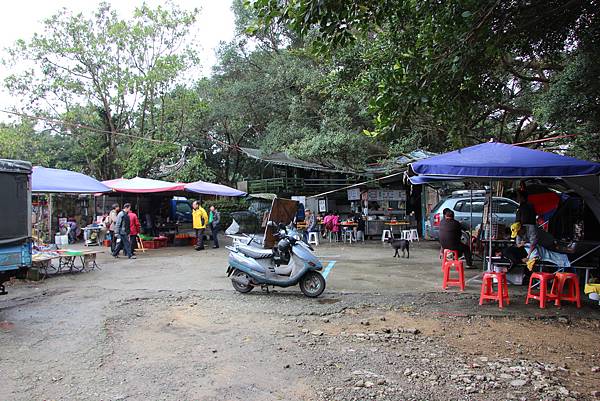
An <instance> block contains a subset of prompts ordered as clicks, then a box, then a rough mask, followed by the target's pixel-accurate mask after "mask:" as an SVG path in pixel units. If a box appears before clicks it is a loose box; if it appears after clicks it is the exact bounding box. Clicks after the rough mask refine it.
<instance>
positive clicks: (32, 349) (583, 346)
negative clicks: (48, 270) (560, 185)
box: [0, 241, 600, 401]
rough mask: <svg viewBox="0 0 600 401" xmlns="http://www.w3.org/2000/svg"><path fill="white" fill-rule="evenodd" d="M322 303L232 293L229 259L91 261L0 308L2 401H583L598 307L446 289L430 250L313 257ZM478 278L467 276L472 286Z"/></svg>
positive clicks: (372, 247) (326, 250)
mask: <svg viewBox="0 0 600 401" xmlns="http://www.w3.org/2000/svg"><path fill="white" fill-rule="evenodd" d="M318 254H319V256H320V257H321V258H322V259H323V260H326V261H331V260H335V261H336V264H335V267H334V268H333V269H332V270H331V272H330V274H329V276H328V277H327V289H326V291H325V293H324V294H323V296H322V297H320V298H319V299H316V300H314V299H308V298H305V297H304V296H303V295H302V294H301V292H300V290H299V289H298V288H297V287H296V288H290V289H284V290H281V289H278V290H276V291H270V292H269V293H266V292H263V291H261V290H260V289H255V290H254V291H253V292H251V293H249V294H245V295H243V294H239V293H236V292H235V291H234V290H233V288H232V287H231V283H230V281H229V280H228V279H227V277H226V275H225V270H226V260H227V250H226V249H224V248H221V249H217V250H213V249H209V250H206V251H203V252H196V251H194V250H193V249H191V248H166V249H160V250H151V251H148V252H146V253H145V254H142V255H139V258H138V259H137V260H124V259H117V260H115V259H112V258H111V257H109V256H108V254H104V255H101V256H100V258H99V264H100V267H101V268H102V270H95V271H92V272H86V273H79V274H69V275H61V276H58V277H51V278H49V279H46V280H44V281H41V282H15V283H13V284H12V285H11V286H9V288H8V291H9V294H8V295H6V296H4V297H1V298H0V377H2V379H1V381H0V383H2V385H1V386H0V399H2V400H14V401H21V400H23V401H24V400H28V401H29V400H203V401H209V400H314V401H317V400H322V401H325V400H327V401H330V400H507V399H514V400H558V399H565V400H569V399H570V400H593V399H596V398H600V393H598V392H600V368H599V366H600V348H599V346H598V344H600V307H599V306H598V305H597V304H596V305H594V304H592V303H591V302H589V301H586V302H585V305H584V307H583V308H582V309H579V310H577V309H576V308H575V307H574V306H571V305H565V306H563V307H562V308H556V307H554V306H550V307H548V308H547V309H546V310H541V309H539V308H538V307H536V306H535V305H525V304H524V298H525V289H524V288H522V287H516V286H510V287H509V292H510V297H511V304H510V306H509V307H507V308H505V309H503V310H501V309H499V308H498V307H497V306H495V305H492V304H490V305H484V306H479V305H478V292H479V283H477V281H476V280H472V281H471V282H470V283H469V285H468V287H467V290H466V291H465V292H464V293H460V292H457V291H456V290H450V291H443V290H442V289H441V272H440V267H439V260H438V259H437V250H436V246H435V244H433V243H426V242H421V243H418V244H415V245H414V247H413V249H412V250H411V258H410V259H397V258H396V259H394V258H392V254H393V252H392V251H391V249H390V248H388V247H386V246H384V245H382V244H381V243H379V242H377V241H373V242H370V243H366V244H358V245H356V244H353V245H345V244H328V243H327V244H322V245H321V246H319V247H318ZM477 274H478V271H477V270H468V271H467V275H468V277H469V278H472V277H475V276H476V275H477Z"/></svg>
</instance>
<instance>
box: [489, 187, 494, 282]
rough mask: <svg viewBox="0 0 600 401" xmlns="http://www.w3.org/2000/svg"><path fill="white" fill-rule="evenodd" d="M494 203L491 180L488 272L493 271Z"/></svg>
mask: <svg viewBox="0 0 600 401" xmlns="http://www.w3.org/2000/svg"><path fill="white" fill-rule="evenodd" d="M493 203H494V197H493V193H492V181H491V180H490V203H489V204H488V235H489V248H488V271H492V205H493Z"/></svg>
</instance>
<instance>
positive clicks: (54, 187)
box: [31, 166, 112, 238]
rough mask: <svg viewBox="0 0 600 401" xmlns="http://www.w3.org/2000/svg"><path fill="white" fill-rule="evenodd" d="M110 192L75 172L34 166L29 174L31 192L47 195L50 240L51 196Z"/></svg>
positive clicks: (94, 181) (49, 234)
mask: <svg viewBox="0 0 600 401" xmlns="http://www.w3.org/2000/svg"><path fill="white" fill-rule="evenodd" d="M110 191H112V190H111V189H110V188H109V187H107V186H106V185H104V184H102V183H101V182H100V181H98V180H96V179H94V178H92V177H90V176H87V175H85V174H81V173H77V172H75V171H69V170H60V169H55V168H47V167H41V166H35V167H33V172H32V174H31V192H32V193H38V194H39V193H47V194H48V238H52V194H56V193H64V194H95V193H103V192H110ZM94 209H95V207H94Z"/></svg>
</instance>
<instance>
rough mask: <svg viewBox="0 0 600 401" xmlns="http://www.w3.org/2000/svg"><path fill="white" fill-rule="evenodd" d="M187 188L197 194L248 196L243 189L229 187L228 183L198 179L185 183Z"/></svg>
mask: <svg viewBox="0 0 600 401" xmlns="http://www.w3.org/2000/svg"><path fill="white" fill-rule="evenodd" d="M185 190H186V191H189V192H194V193H197V194H204V195H218V196H246V195H247V194H246V193H245V192H243V191H239V190H237V189H235V188H231V187H228V186H227V185H221V184H213V183H211V182H204V181H196V182H192V183H189V184H185Z"/></svg>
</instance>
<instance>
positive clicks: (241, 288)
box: [231, 269, 254, 294]
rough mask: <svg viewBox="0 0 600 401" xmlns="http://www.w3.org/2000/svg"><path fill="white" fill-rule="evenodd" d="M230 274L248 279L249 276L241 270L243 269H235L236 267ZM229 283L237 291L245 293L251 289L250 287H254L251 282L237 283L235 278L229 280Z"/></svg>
mask: <svg viewBox="0 0 600 401" xmlns="http://www.w3.org/2000/svg"><path fill="white" fill-rule="evenodd" d="M232 276H233V277H244V278H246V279H248V280H249V279H250V277H248V275H247V274H246V273H244V272H243V271H241V270H237V269H236V270H234V272H233V274H232ZM231 285H233V288H234V289H235V290H236V291H237V292H241V293H242V294H246V293H248V292H250V291H252V289H253V288H254V286H253V285H251V284H248V285H244V284H242V283H238V282H237V281H235V280H231Z"/></svg>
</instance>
